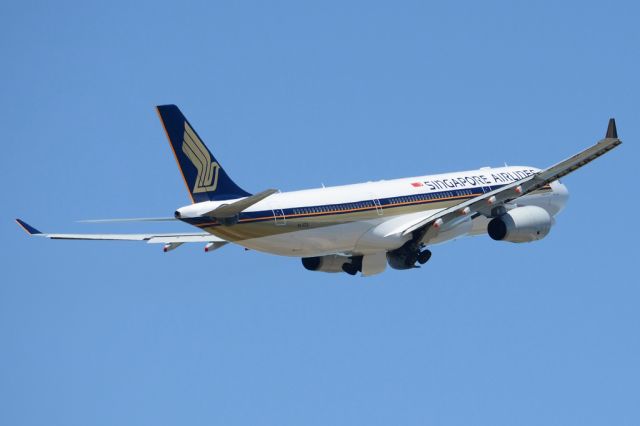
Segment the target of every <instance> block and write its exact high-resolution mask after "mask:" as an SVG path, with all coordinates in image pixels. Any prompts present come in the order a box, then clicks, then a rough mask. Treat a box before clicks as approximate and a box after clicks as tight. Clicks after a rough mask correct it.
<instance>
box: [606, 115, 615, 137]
mask: <svg viewBox="0 0 640 426" xmlns="http://www.w3.org/2000/svg"><path fill="white" fill-rule="evenodd" d="M605 137H606V138H607V139H617V138H618V129H617V128H616V119H615V118H610V119H609V126H607V135H606V136H605Z"/></svg>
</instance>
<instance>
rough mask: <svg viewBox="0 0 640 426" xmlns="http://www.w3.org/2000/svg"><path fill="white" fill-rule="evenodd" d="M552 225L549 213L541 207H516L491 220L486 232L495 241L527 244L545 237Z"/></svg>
mask: <svg viewBox="0 0 640 426" xmlns="http://www.w3.org/2000/svg"><path fill="white" fill-rule="evenodd" d="M551 225H553V219H552V218H551V215H550V214H549V212H547V211H546V210H545V209H543V208H542V207H537V206H524V207H516V208H515V209H513V210H509V211H508V212H507V213H505V214H503V215H501V216H498V217H496V218H493V219H492V220H491V222H489V226H488V227H487V231H488V233H489V236H490V237H491V238H493V239H494V240H496V241H510V242H512V243H528V242H531V241H536V240H541V239H543V238H544V237H546V236H547V234H548V233H549V231H550V230H551Z"/></svg>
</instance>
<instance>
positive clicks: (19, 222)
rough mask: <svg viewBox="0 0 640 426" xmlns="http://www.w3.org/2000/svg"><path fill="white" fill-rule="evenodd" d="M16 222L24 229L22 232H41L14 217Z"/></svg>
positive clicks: (34, 233)
mask: <svg viewBox="0 0 640 426" xmlns="http://www.w3.org/2000/svg"><path fill="white" fill-rule="evenodd" d="M16 223H17V224H18V225H20V227H21V228H22V229H24V232H26V233H27V234H29V235H37V234H42V232H40V231H38V230H37V229H36V228H34V227H33V226H31V225H29V224H28V223H27V222H25V221H24V220H20V219H16Z"/></svg>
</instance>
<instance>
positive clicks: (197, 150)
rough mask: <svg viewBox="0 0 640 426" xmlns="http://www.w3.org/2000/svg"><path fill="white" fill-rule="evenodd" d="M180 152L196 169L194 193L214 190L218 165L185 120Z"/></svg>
mask: <svg viewBox="0 0 640 426" xmlns="http://www.w3.org/2000/svg"><path fill="white" fill-rule="evenodd" d="M182 152H184V154H185V155H186V156H187V158H188V159H189V160H190V161H191V162H192V163H193V165H194V166H195V168H196V170H197V171H198V175H197V176H196V179H195V183H194V186H193V193H194V194H196V193H199V192H213V191H215V190H216V188H217V186H218V172H219V171H220V165H219V164H218V163H217V162H215V161H212V159H211V155H209V152H208V151H207V148H206V147H205V146H204V144H203V143H202V141H201V140H200V138H198V136H197V135H196V133H195V132H194V131H193V129H192V128H191V127H190V126H189V123H187V121H186V120H185V122H184V137H183V142H182Z"/></svg>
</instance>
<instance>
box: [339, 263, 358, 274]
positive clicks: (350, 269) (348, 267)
mask: <svg viewBox="0 0 640 426" xmlns="http://www.w3.org/2000/svg"><path fill="white" fill-rule="evenodd" d="M342 270H343V271H345V272H346V273H347V274H349V275H355V274H357V273H358V267H357V266H355V265H353V264H352V263H345V264H344V265H342Z"/></svg>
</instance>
